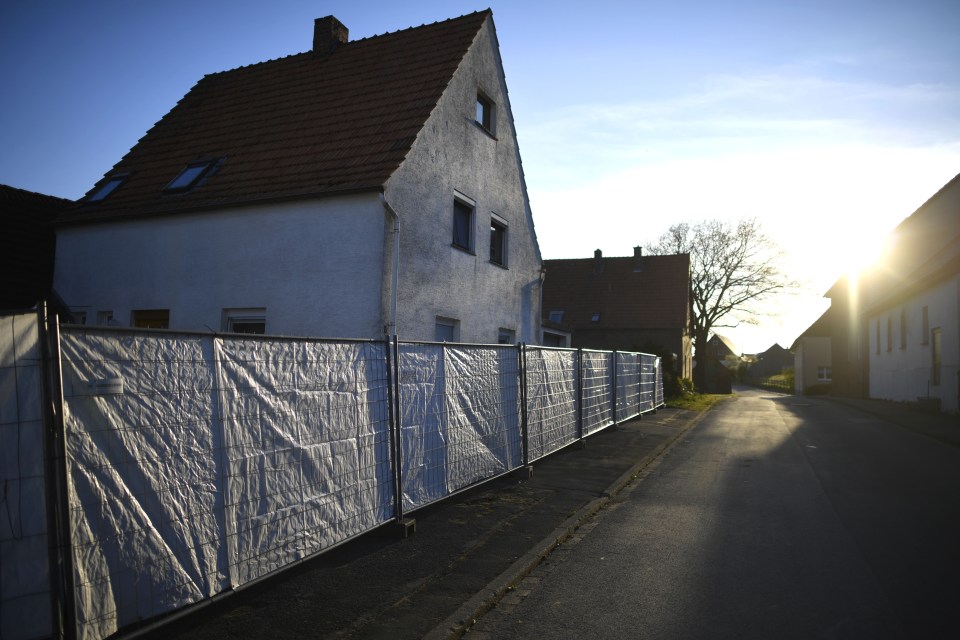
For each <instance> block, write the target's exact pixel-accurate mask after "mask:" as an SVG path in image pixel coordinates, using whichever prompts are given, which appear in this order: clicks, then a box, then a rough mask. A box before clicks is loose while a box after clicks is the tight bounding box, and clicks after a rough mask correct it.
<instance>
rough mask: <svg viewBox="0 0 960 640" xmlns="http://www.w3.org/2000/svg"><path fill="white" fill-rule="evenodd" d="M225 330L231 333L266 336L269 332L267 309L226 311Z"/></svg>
mask: <svg viewBox="0 0 960 640" xmlns="http://www.w3.org/2000/svg"><path fill="white" fill-rule="evenodd" d="M223 330H224V331H227V332H229V333H250V334H261V335H262V334H264V333H266V332H267V309H266V308H265V307H253V308H247V309H224V310H223Z"/></svg>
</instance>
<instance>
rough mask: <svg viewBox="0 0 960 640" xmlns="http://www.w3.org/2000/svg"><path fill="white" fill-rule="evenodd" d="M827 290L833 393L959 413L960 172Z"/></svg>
mask: <svg viewBox="0 0 960 640" xmlns="http://www.w3.org/2000/svg"><path fill="white" fill-rule="evenodd" d="M885 246H886V247H887V248H886V250H885V252H884V254H883V255H882V257H881V259H880V260H879V261H878V262H877V264H876V265H875V266H874V267H872V268H871V269H869V270H866V271H864V272H862V273H860V274H858V276H857V277H853V276H845V277H844V278H841V279H840V280H839V281H838V282H837V283H836V284H834V286H833V287H831V289H830V290H829V291H828V292H827V294H826V296H827V297H828V298H830V299H831V309H832V310H833V312H834V313H835V314H836V316H835V317H836V319H837V320H836V322H835V323H834V332H833V334H832V336H831V338H832V348H833V354H832V357H833V385H834V391H835V392H838V393H841V394H843V395H853V396H868V397H871V398H878V399H885V400H894V401H905V402H918V401H920V402H923V403H924V404H929V403H934V404H937V405H939V407H940V409H941V410H943V411H945V412H958V411H960V175H958V176H956V177H954V178H953V180H951V181H950V182H948V183H947V184H946V185H945V186H944V187H943V188H941V189H940V190H939V191H938V192H937V193H936V194H934V195H933V196H932V197H931V198H930V199H929V200H927V202H925V203H924V204H923V205H922V206H921V207H920V208H919V209H917V210H916V211H915V212H914V213H913V214H912V215H910V217H908V218H906V219H905V220H904V221H903V222H901V223H900V224H899V225H898V226H897V227H896V229H894V230H893V232H892V233H891V234H890V236H889V237H888V238H887V241H886V244H885Z"/></svg>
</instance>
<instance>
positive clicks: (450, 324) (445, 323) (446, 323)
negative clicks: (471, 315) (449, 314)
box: [434, 316, 460, 342]
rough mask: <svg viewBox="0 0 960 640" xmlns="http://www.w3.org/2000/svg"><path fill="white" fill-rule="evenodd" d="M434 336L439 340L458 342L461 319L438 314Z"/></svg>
mask: <svg viewBox="0 0 960 640" xmlns="http://www.w3.org/2000/svg"><path fill="white" fill-rule="evenodd" d="M434 337H435V339H436V341H437V342H457V341H458V340H460V321H459V320H454V319H453V318H441V317H440V316H437V321H436V325H435V329H434Z"/></svg>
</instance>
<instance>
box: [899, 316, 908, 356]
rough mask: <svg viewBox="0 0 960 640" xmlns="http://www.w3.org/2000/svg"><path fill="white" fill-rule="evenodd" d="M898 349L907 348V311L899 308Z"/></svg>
mask: <svg viewBox="0 0 960 640" xmlns="http://www.w3.org/2000/svg"><path fill="white" fill-rule="evenodd" d="M900 348H901V349H906V348H907V309H906V307H900Z"/></svg>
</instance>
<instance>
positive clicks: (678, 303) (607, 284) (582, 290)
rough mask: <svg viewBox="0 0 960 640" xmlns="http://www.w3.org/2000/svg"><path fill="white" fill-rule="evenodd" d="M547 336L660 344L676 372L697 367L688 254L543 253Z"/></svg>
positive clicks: (620, 345) (632, 347)
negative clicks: (554, 256) (546, 256)
mask: <svg viewBox="0 0 960 640" xmlns="http://www.w3.org/2000/svg"><path fill="white" fill-rule="evenodd" d="M543 265H544V271H545V274H546V275H545V278H544V284H543V313H544V317H543V327H544V330H543V332H544V344H550V343H554V344H556V343H557V342H559V343H560V344H562V343H563V341H564V340H565V339H566V337H569V340H570V342H569V346H573V347H583V348H590V349H619V350H625V351H636V350H652V349H653V348H654V347H657V348H660V349H662V350H663V352H664V353H669V354H672V355H674V356H675V369H676V373H677V375H679V376H680V377H684V378H689V377H690V376H691V373H692V369H693V360H692V339H691V336H690V256H689V255H688V254H685V253H684V254H679V255H663V256H645V255H643V252H642V250H641V249H640V247H636V248H635V249H634V254H633V256H631V257H616V258H604V257H603V254H602V252H601V251H600V250H599V249H598V250H597V251H596V252H595V253H594V257H593V258H584V259H569V260H544V263H543Z"/></svg>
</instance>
